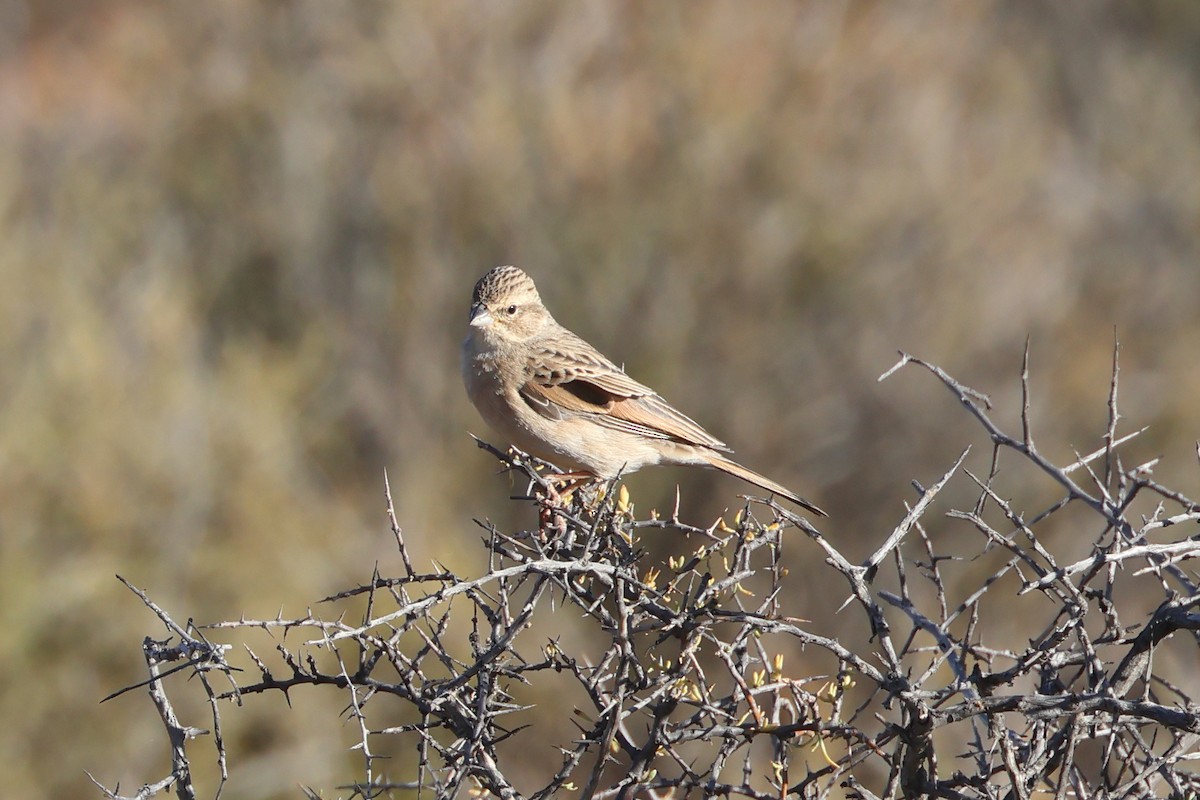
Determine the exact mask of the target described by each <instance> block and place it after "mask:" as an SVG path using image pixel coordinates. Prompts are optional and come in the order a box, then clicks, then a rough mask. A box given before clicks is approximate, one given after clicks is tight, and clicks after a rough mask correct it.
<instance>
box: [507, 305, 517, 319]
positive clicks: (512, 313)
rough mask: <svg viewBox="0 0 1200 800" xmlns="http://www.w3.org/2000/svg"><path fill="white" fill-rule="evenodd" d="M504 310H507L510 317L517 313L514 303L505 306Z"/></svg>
mask: <svg viewBox="0 0 1200 800" xmlns="http://www.w3.org/2000/svg"><path fill="white" fill-rule="evenodd" d="M505 311H507V312H508V315H509V316H510V317H511V316H513V315H514V314H516V313H517V307H516V306H515V305H512V306H509V307H508V308H506V309H505Z"/></svg>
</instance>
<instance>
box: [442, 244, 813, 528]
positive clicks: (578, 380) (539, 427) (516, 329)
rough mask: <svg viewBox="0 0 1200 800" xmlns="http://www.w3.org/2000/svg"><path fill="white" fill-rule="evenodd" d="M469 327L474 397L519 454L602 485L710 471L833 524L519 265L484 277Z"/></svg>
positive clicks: (465, 351)
mask: <svg viewBox="0 0 1200 800" xmlns="http://www.w3.org/2000/svg"><path fill="white" fill-rule="evenodd" d="M467 329H468V334H467V338H466V340H465V341H464V342H463V348H462V375H463V383H464V384H465V385H466V389H467V395H468V397H469V398H470V399H471V402H472V404H473V405H474V406H475V408H476V409H477V410H478V411H479V415H480V416H481V417H483V420H484V422H486V423H487V424H488V425H489V426H490V427H491V428H493V429H494V430H495V431H496V432H497V433H498V434H500V435H501V436H504V437H506V438H507V439H508V440H509V441H510V442H511V443H512V444H513V445H514V446H516V447H518V448H520V449H521V450H524V451H525V452H527V453H530V454H531V455H534V456H537V457H538V458H541V459H543V460H545V461H549V462H552V463H554V464H556V465H558V466H566V467H569V468H570V469H572V470H577V471H578V473H579V474H583V475H587V476H591V477H595V478H597V479H601V480H611V479H613V478H616V477H618V476H619V475H625V474H628V473H631V472H635V471H637V470H639V469H641V468H642V467H646V466H650V465H653V464H680V465H694V466H701V467H708V468H711V469H717V470H720V471H721V472H725V473H728V474H730V475H733V476H735V477H738V478H741V479H742V480H744V481H747V482H749V483H751V484H754V485H755V486H758V487H759V488H760V489H764V490H766V491H767V492H770V493H772V494H776V495H779V496H780V497H784V498H786V499H788V500H790V501H791V502H793V503H795V504H797V505H799V506H802V507H803V508H805V509H807V510H809V511H811V512H812V513H813V514H817V515H820V516H822V517H824V516H827V515H826V514H825V512H824V511H822V510H821V509H820V508H818V507H817V506H816V505H814V504H813V503H811V502H809V501H808V500H805V499H804V498H803V497H801V496H800V495H798V494H796V493H795V492H793V491H791V490H790V489H788V488H786V487H785V486H783V485H781V484H779V483H777V482H775V481H773V480H771V479H770V478H768V477H766V476H765V475H760V474H758V473H757V472H755V471H753V470H751V469H749V468H747V467H744V466H742V465H741V464H739V463H737V462H736V461H734V460H733V459H732V458H730V457H729V454H731V453H732V452H733V451H732V450H731V449H730V448H729V446H728V445H726V444H725V443H724V442H722V441H721V440H720V439H717V438H716V437H715V436H713V435H712V434H710V433H709V432H708V431H706V430H704V428H702V427H700V425H699V424H698V423H696V422H695V421H694V420H692V419H691V418H690V417H687V416H685V415H684V414H683V413H682V412H680V411H679V410H677V409H676V408H675V407H674V406H672V405H671V404H670V403H668V402H667V401H666V400H664V399H663V398H662V397H661V396H660V395H659V394H658V393H657V392H656V391H654V390H653V389H651V388H650V387H648V386H646V385H644V384H641V383H639V382H637V381H636V380H634V379H633V378H631V377H629V375H627V374H625V371H624V370H623V369H621V368H620V367H618V366H617V365H616V364H614V363H613V362H612V361H610V360H609V359H608V358H606V357H605V356H604V355H602V354H601V353H600V351H599V350H597V349H596V348H595V347H593V346H592V345H590V344H588V343H587V342H586V341H584V340H583V339H582V338H581V337H579V336H577V335H576V334H574V333H572V332H571V331H570V330H568V329H567V328H564V327H563V326H562V325H560V324H559V323H558V322H557V321H556V320H555V319H554V317H553V316H551V314H550V312H549V311H548V310H547V309H546V307H545V305H543V303H542V298H541V296H540V295H539V294H538V290H537V287H536V286H535V285H534V282H533V279H532V278H530V277H529V275H527V274H526V273H525V271H524V270H522V269H520V268H519V267H515V266H511V265H508V266H499V267H494V268H493V269H491V270H490V271H489V272H488V273H487V274H485V275H484V276H483V277H482V278H480V279H479V281H478V282H477V283H476V284H475V289H474V292H473V293H472V296H471V310H470V316H469V324H468V327H467Z"/></svg>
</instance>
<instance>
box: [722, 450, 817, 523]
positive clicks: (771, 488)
mask: <svg viewBox="0 0 1200 800" xmlns="http://www.w3.org/2000/svg"><path fill="white" fill-rule="evenodd" d="M704 461H705V463H706V464H707V465H708V466H710V467H712V468H713V469H719V470H721V472H727V473H729V474H730V475H733V476H734V477H735V478H741V479H742V480H744V481H746V482H747V483H753V484H754V485H755V486H757V487H759V488H760V489H765V490H767V491H768V492H771V493H773V494H777V495H779V496H780V497H786V498H787V499H788V500H791V501H792V502H793V503H795V504H796V505H798V506H802V507H804V508H807V509H808V510H809V511H811V512H812V513H814V514H816V515H818V516H821V517H827V516H829V515H828V514H826V513H825V512H824V511H822V510H821V509H819V508H817V507H816V506H815V505H813V504H812V503H810V502H808V501H807V500H805V499H804V498H803V497H801V496H800V495H798V494H796V493H795V492H793V491H792V490H791V489H788V488H786V487H784V486H781V485H780V484H778V483H776V482H775V481H773V480H771V479H770V478H768V477H767V476H765V475H759V474H758V473H757V472H755V471H754V470H752V469H747V468H746V467H743V466H742V465H741V464H739V463H737V462H736V461H730V460H729V459H728V458H725V457H724V456H722V455H721V454H720V453H714V452H711V451H709V452H706V453H704Z"/></svg>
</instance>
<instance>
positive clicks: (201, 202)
mask: <svg viewBox="0 0 1200 800" xmlns="http://www.w3.org/2000/svg"><path fill="white" fill-rule="evenodd" d="M0 54H2V58H0V144H2V146H0V208H2V213H0V537H2V538H0V609H2V613H3V626H2V627H0V631H2V633H0V636H2V637H3V638H2V640H0V714H2V715H3V719H4V725H3V726H2V727H0V786H3V787H4V794H5V795H6V796H11V797H52V798H78V797H85V796H94V792H95V790H94V789H93V788H91V786H90V784H89V783H88V782H87V779H86V777H85V776H84V774H83V770H85V769H87V770H90V771H92V772H93V773H94V774H95V775H96V776H97V778H99V779H101V780H103V781H105V782H106V783H107V784H108V785H110V786H111V785H112V784H113V783H115V782H116V781H118V780H119V781H121V783H122V786H123V787H125V788H126V789H128V788H130V787H134V786H137V785H139V784H140V783H141V782H142V781H144V780H149V779H156V778H158V777H160V776H161V775H162V774H165V771H166V769H167V752H166V743H165V739H164V737H163V735H162V732H161V725H160V723H158V722H157V718H156V716H155V714H154V712H153V709H152V708H151V706H150V705H149V704H148V703H147V702H146V700H145V697H144V695H143V694H142V693H141V692H137V693H132V694H130V695H127V696H125V697H122V698H120V699H118V700H115V701H113V702H111V703H108V704H105V705H104V706H98V705H97V701H98V700H99V699H100V698H101V697H103V696H104V695H105V694H107V693H108V692H109V691H112V690H114V689H116V688H119V687H120V686H122V685H125V684H127V683H130V682H133V681H135V680H138V679H139V678H140V677H141V676H142V675H143V673H144V666H143V665H142V663H141V661H140V651H139V645H140V642H141V638H142V636H144V635H146V634H153V635H155V636H158V635H161V634H162V629H161V627H160V626H158V625H157V624H156V622H155V620H154V619H153V618H152V616H151V615H150V614H149V613H148V612H147V611H146V610H145V609H144V608H142V606H141V605H140V603H139V602H138V601H137V600H136V598H134V597H133V596H132V595H130V594H129V593H128V592H127V591H126V590H124V589H123V588H122V587H121V586H120V585H119V584H118V583H117V582H116V580H115V579H114V578H113V575H114V573H120V574H122V575H124V576H125V577H127V578H128V579H130V580H131V581H132V582H134V583H135V584H138V585H139V586H141V587H143V588H145V589H146V590H147V591H149V592H150V594H151V596H153V597H154V598H155V599H156V600H157V601H159V602H160V603H161V604H162V605H163V606H164V607H166V608H167V609H168V610H170V611H172V612H173V613H175V614H176V615H177V617H178V618H179V619H180V621H182V620H183V619H186V617H187V616H189V615H195V616H196V618H197V619H198V620H202V621H204V620H217V619H224V618H234V617H237V616H239V615H241V614H243V613H244V614H246V615H247V616H251V617H271V616H274V615H275V614H276V613H277V612H279V611H281V610H282V612H283V613H284V614H285V615H301V614H303V613H304V611H305V608H306V606H307V605H308V604H311V603H314V602H315V601H316V600H317V599H319V598H320V597H323V596H325V595H327V594H329V593H331V592H333V591H336V590H338V589H341V588H345V587H347V586H349V585H352V584H353V583H354V582H356V581H362V580H366V579H368V578H369V577H370V574H371V569H372V567H373V565H374V564H375V563H376V561H378V562H379V563H380V568H381V571H382V572H384V573H385V574H395V573H396V572H397V571H398V568H399V565H398V563H397V559H396V557H395V555H394V545H393V544H392V539H391V535H390V534H389V532H388V530H387V527H386V520H385V518H384V515H383V503H382V475H383V471H384V469H387V470H388V473H389V475H390V477H391V481H392V487H393V492H394V495H395V499H396V504H397V513H398V516H399V519H400V522H401V524H402V525H403V526H404V528H405V531H406V534H407V537H408V539H409V541H410V542H411V543H412V546H413V549H414V551H415V552H416V554H417V555H418V557H419V558H420V559H421V560H422V561H423V563H424V564H428V563H429V560H430V559H433V558H437V559H439V560H440V561H442V562H444V563H446V564H448V565H449V566H450V567H452V568H454V569H456V570H461V571H464V572H467V571H470V570H479V569H482V568H483V566H484V564H483V562H482V557H481V554H480V551H479V550H478V548H477V547H476V544H475V543H476V541H477V537H478V528H476V527H475V526H474V524H473V523H472V521H471V520H472V518H484V517H488V518H492V519H495V520H497V521H498V522H501V523H503V524H529V523H530V522H531V519H532V517H531V515H530V514H529V512H528V510H527V509H526V508H524V507H522V506H517V505H514V504H511V503H509V502H508V501H507V499H506V498H507V496H508V495H509V494H510V492H511V491H512V487H510V486H509V484H508V481H507V479H506V478H504V477H502V476H496V475H494V474H493V473H494V471H495V465H494V463H493V462H492V461H491V460H490V459H489V458H488V457H487V456H486V454H484V453H482V452H481V451H478V450H477V449H476V448H475V446H474V445H473V443H472V442H471V441H470V439H469V438H468V436H467V431H473V432H475V433H479V434H485V435H486V434H487V431H486V430H485V429H484V426H483V424H482V423H481V422H480V421H479V419H478V418H477V416H476V415H475V413H474V411H473V409H471V407H470V406H469V404H468V403H467V402H466V400H465V397H464V395H463V392H462V390H461V386H460V381H459V376H458V344H459V342H460V341H461V338H462V336H463V333H464V323H465V317H466V310H467V301H468V297H469V292H470V289H471V285H472V283H473V281H474V280H475V279H476V278H477V277H478V276H479V275H480V274H482V273H483V272H484V271H485V270H486V269H488V268H489V267H491V266H493V265H496V264H499V263H516V264H520V265H522V266H524V267H525V268H527V269H528V270H529V272H530V273H531V274H533V276H534V277H535V278H536V279H537V280H538V282H539V286H540V288H541V290H542V294H543V296H544V298H545V300H546V302H547V304H548V305H549V307H550V308H551V310H552V311H553V312H554V313H555V314H556V316H557V317H558V318H559V319H560V321H563V322H564V323H565V324H567V325H568V326H570V327H572V328H574V329H575V330H577V331H578V332H579V333H581V334H582V335H584V336H585V337H586V338H588V339H590V340H591V341H592V342H593V343H595V344H596V345H597V346H599V347H600V348H601V349H602V350H604V351H605V352H606V353H607V354H608V355H610V356H611V357H612V358H614V359H615V360H617V361H618V362H624V363H625V364H626V366H627V368H628V370H629V371H630V372H631V373H632V374H634V375H635V376H636V377H638V378H639V379H641V380H643V381H645V382H648V383H650V384H652V385H654V386H655V387H657V388H658V389H660V390H661V392H662V393H663V394H664V396H666V397H667V399H668V400H670V401H672V402H674V403H675V404H677V405H679V406H680V407H681V408H683V409H684V410H685V411H687V412H688V413H690V414H691V415H693V416H694V417H696V418H697V419H698V420H699V421H700V422H701V423H702V424H704V425H705V426H706V427H708V428H709V429H710V430H712V431H713V432H714V433H715V434H717V435H718V436H720V437H721V438H722V439H725V440H726V441H728V442H730V443H731V444H732V445H733V446H734V447H735V448H736V449H737V451H738V455H739V457H740V458H741V460H743V461H744V462H745V463H746V464H748V465H750V466H752V467H753V468H755V469H758V470H761V471H763V472H764V473H766V474H768V475H771V476H772V477H775V478H777V479H779V480H780V481H782V482H784V483H787V484H789V485H792V486H794V487H795V488H796V489H797V490H798V491H800V492H801V493H802V494H805V495H807V496H808V497H811V498H812V499H813V500H814V501H816V502H818V503H819V504H820V505H822V506H824V507H825V508H826V509H827V510H829V511H830V513H831V514H832V518H831V519H830V520H829V521H828V523H827V524H826V525H825V526H824V529H825V530H827V531H828V532H830V533H831V534H832V535H833V536H835V537H837V539H838V541H840V542H842V543H844V545H845V548H846V550H847V551H848V552H849V553H850V554H853V555H857V556H859V557H861V555H862V554H863V553H866V552H868V550H869V548H870V547H871V545H872V543H877V542H878V541H879V540H881V539H882V538H883V536H884V535H885V534H886V532H887V531H888V530H890V528H891V526H892V525H893V524H895V522H896V521H897V520H898V519H899V518H900V517H901V516H902V515H903V501H904V500H905V499H911V497H912V489H911V487H910V486H909V485H908V482H909V481H910V480H911V479H918V480H921V481H923V482H925V483H926V484H928V483H929V482H931V481H932V480H934V479H935V478H936V476H937V475H938V474H940V473H941V471H943V470H944V469H945V467H946V466H947V465H948V464H949V463H950V461H951V460H952V458H953V457H954V456H955V455H956V454H957V453H958V451H959V450H960V449H961V447H962V446H964V445H965V444H968V443H975V444H976V445H977V446H978V447H977V450H976V453H975V455H974V456H973V461H972V463H973V465H974V466H975V468H977V469H979V470H986V460H987V448H986V446H985V445H983V442H982V439H981V438H980V436H979V434H978V431H977V429H976V427H974V426H973V425H972V424H971V423H970V421H969V420H968V419H966V415H965V414H962V412H961V411H959V410H958V409H957V408H956V407H955V404H954V402H953V399H952V398H951V397H950V395H949V394H947V393H946V392H945V391H944V390H942V389H941V388H939V387H938V386H936V385H934V383H933V382H932V381H931V380H930V379H929V378H928V377H927V376H924V375H920V374H918V373H916V372H912V373H911V374H909V373H902V374H900V375H898V376H897V377H895V378H892V379H891V380H889V381H887V382H885V383H883V384H877V383H876V382H875V378H876V377H877V376H878V375H879V374H880V373H881V372H882V371H883V370H884V369H886V368H887V367H888V366H889V365H890V364H891V363H892V362H893V361H894V359H895V353H896V350H897V349H898V348H904V349H906V350H910V351H912V352H914V353H916V354H919V355H921V356H923V357H927V358H929V359H931V360H934V361H936V362H938V363H940V364H941V365H942V366H944V367H946V368H947V369H948V370H950V371H952V372H953V373H955V374H956V375H958V376H959V377H960V378H962V379H964V380H966V381H968V382H969V383H971V384H972V385H974V386H975V387H976V388H978V389H980V390H982V391H986V392H989V393H991V395H992V397H993V399H994V400H996V402H997V404H998V407H999V411H998V414H997V415H998V418H999V419H1001V420H1003V421H1004V422H1005V423H1006V424H1012V423H1013V422H1014V421H1015V419H1016V413H1017V410H1018V408H1019V394H1018V391H1017V390H1018V385H1017V371H1018V367H1019V361H1020V354H1021V348H1022V346H1023V342H1024V340H1025V339H1026V337H1030V338H1031V341H1032V347H1033V359H1032V360H1033V364H1032V368H1033V379H1034V386H1035V390H1036V392H1037V395H1036V397H1035V413H1034V425H1035V433H1037V434H1038V435H1039V436H1041V437H1042V439H1043V443H1044V446H1045V447H1046V448H1047V450H1048V451H1049V452H1050V455H1051V456H1052V457H1056V458H1060V459H1069V458H1070V457H1071V448H1072V447H1074V448H1076V449H1078V450H1080V451H1088V450H1092V449H1094V448H1095V447H1097V446H1099V443H1100V436H1101V434H1102V433H1103V430H1104V426H1105V420H1106V413H1107V412H1106V407H1105V400H1106V392H1107V384H1108V370H1109V362H1110V358H1111V345H1112V339H1113V335H1114V331H1115V332H1116V333H1117V335H1119V336H1120V338H1121V341H1122V344H1123V354H1122V357H1123V366H1124V371H1123V373H1122V390H1123V394H1122V408H1123V411H1124V413H1125V414H1126V416H1127V417H1128V419H1129V422H1128V426H1129V427H1130V428H1132V427H1140V426H1141V425H1151V426H1152V427H1151V429H1150V431H1149V433H1148V434H1147V435H1146V437H1144V438H1143V439H1142V440H1140V441H1139V442H1138V443H1137V444H1136V445H1135V446H1133V448H1132V450H1131V452H1130V454H1129V455H1128V456H1127V457H1128V458H1129V459H1131V461H1132V462H1136V461H1137V460H1139V459H1140V460H1148V459H1149V458H1152V457H1154V456H1158V455H1161V456H1163V457H1164V462H1163V465H1162V466H1160V468H1159V473H1158V474H1159V477H1160V478H1161V479H1162V480H1163V481H1164V482H1167V483H1170V484H1172V485H1174V486H1175V487H1176V488H1178V489H1180V490H1182V491H1185V492H1189V493H1193V494H1194V493H1195V492H1196V464H1195V456H1194V452H1193V449H1194V442H1195V440H1196V438H1197V436H1198V435H1200V413H1198V404H1197V402H1196V398H1197V397H1198V396H1200V369H1197V353H1198V347H1200V313H1198V311H1197V309H1198V308H1200V303H1198V301H1200V263H1198V258H1197V256H1198V249H1200V247H1198V245H1200V234H1198V228H1200V4H1196V3H1194V2H1192V1H1191V0H1179V1H1178V2H1142V3H1136V4H1130V3H1122V2H1087V3H1083V2H1080V3H1045V4H1039V3H1002V2H971V3H906V4H887V5H883V4H879V5H877V4H869V3H867V4H860V3H843V2H831V1H830V0H817V1H816V2H799V3H791V2H788V3H783V2H779V3H769V2H768V3H756V4H747V3H742V2H734V1H732V0H731V2H716V3H711V2H703V3H686V4H685V3H675V2H664V3H645V4H638V3H630V2H619V3H618V2H586V3H584V2H580V3H564V4H552V3H498V2H496V3H474V2H429V3H419V4H411V3H404V4H399V3H386V2H361V3H353V4H351V3H330V2H326V1H325V0H311V1H310V2H257V3H248V2H240V1H235V0H228V1H226V2H206V3H195V2H185V1H184V0H171V1H169V2H159V3H140V2H104V3H94V2H80V1H78V0H40V1H39V2H37V3H33V2H29V3H23V2H17V1H16V0H4V2H0ZM676 484H680V485H681V486H682V490H681V491H682V493H683V494H682V496H683V509H684V512H685V513H684V515H685V516H687V517H689V518H690V519H692V520H694V521H696V522H706V521H707V520H710V519H712V518H714V517H715V516H716V515H717V514H718V513H720V512H721V510H722V509H723V508H725V507H727V506H730V505H735V504H737V503H738V502H739V501H738V500H737V498H736V494H737V493H738V492H740V491H744V490H745V489H746V488H747V487H745V486H742V485H740V484H738V483H737V482H735V481H732V480H731V479H728V478H724V477H721V476H718V475H715V474H714V475H710V474H708V473H696V474H693V473H691V472H687V471H683V470H659V471H657V472H649V473H645V474H640V475H638V476H636V477H635V478H633V479H632V480H631V481H630V488H631V490H632V492H633V496H634V500H635V502H636V503H637V504H638V507H639V509H641V510H643V511H645V510H648V509H649V508H651V507H655V506H658V507H666V506H669V505H670V503H671V502H672V499H673V496H674V487H675V485H676ZM1040 488H1041V489H1043V490H1044V489H1046V488H1047V487H1045V486H1044V485H1043V486H1041V487H1040ZM968 495H969V492H968V491H967V487H966V486H964V487H963V489H962V492H961V493H960V495H958V496H960V497H966V496H968ZM931 524H932V523H931ZM663 546H664V547H665V548H668V549H669V548H670V547H672V546H673V545H672V543H670V542H666V543H664V545H663ZM806 547H807V545H806V543H803V542H801V543H798V544H797V549H796V552H795V556H796V558H797V559H798V560H799V562H800V564H801V565H802V563H803V561H804V560H805V559H809V560H812V561H819V560H820V559H819V558H817V554H816V553H815V552H814V551H813V550H810V549H806ZM812 575H813V578H812V580H808V581H799V580H798V581H797V589H796V597H795V599H794V600H795V604H796V606H797V609H798V610H799V611H800V612H801V613H805V615H806V616H809V617H813V618H816V619H818V620H820V619H822V618H828V617H829V616H830V615H831V614H832V611H833V608H834V605H835V601H834V600H833V599H831V598H834V597H837V596H839V595H838V593H839V592H840V591H841V587H832V592H833V593H832V594H831V587H830V585H828V584H823V583H822V581H823V580H825V579H826V578H825V575H824V573H822V572H819V571H816V570H815V569H814V572H813V573H812ZM832 629H833V630H836V626H834V627H833V628H832ZM263 652H265V653H267V654H269V652H270V646H269V644H268V645H265V646H264V651H263ZM192 691H193V693H196V692H195V690H192ZM293 699H294V700H295V701H296V707H295V708H294V709H292V710H290V711H289V710H288V709H287V707H286V706H285V705H284V704H283V703H282V701H281V700H279V699H275V698H254V699H252V700H251V701H250V702H249V703H248V706H247V708H245V709H242V710H239V711H236V712H230V716H229V719H228V720H227V724H228V725H229V729H228V730H227V736H228V737H229V739H230V747H231V758H232V766H233V771H234V780H235V786H236V789H234V790H233V791H234V796H237V797H264V798H265V797H294V796H297V789H296V786H297V785H298V784H300V783H305V784H312V785H315V786H324V787H331V786H335V785H337V784H338V783H344V782H346V781H347V780H349V779H351V778H353V776H354V775H355V774H357V773H356V770H357V769H358V764H359V761H358V760H357V759H356V758H355V757H353V756H352V754H348V753H347V752H346V748H347V747H348V745H349V744H351V743H353V741H354V736H355V734H354V732H353V731H352V730H350V729H349V727H348V726H344V725H343V724H342V723H340V722H338V721H337V713H338V711H339V710H340V709H341V707H342V706H343V705H344V702H345V698H344V697H343V696H342V695H335V694H333V693H330V695H329V696H328V697H325V698H322V697H320V694H319V693H317V692H310V693H308V694H307V695H306V696H304V697H294V698H293ZM184 705H185V709H186V710H187V711H188V713H193V714H194V718H193V719H192V720H191V722H192V723H193V724H196V725H200V726H207V722H206V720H205V718H204V715H203V708H202V707H199V706H195V707H193V706H190V705H187V704H184ZM550 724H553V723H550ZM205 746H206V745H198V748H199V749H198V750H197V760H198V761H200V760H204V758H205V753H206V752H209V751H205V750H204V749H203V747H205ZM546 756H547V757H548V758H553V757H554V756H553V753H552V752H550V751H548V752H547V753H546ZM397 777H400V776H397Z"/></svg>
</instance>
